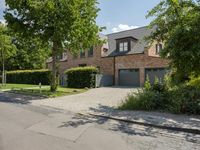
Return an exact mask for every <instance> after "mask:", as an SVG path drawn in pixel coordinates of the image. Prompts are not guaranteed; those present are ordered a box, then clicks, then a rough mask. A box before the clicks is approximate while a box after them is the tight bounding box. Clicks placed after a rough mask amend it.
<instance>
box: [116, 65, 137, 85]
mask: <svg viewBox="0 0 200 150" xmlns="http://www.w3.org/2000/svg"><path fill="white" fill-rule="evenodd" d="M119 85H121V86H136V87H139V86H140V73H139V69H123V70H119Z"/></svg>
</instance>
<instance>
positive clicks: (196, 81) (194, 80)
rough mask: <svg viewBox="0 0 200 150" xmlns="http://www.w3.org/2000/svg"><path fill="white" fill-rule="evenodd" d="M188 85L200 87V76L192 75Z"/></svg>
mask: <svg viewBox="0 0 200 150" xmlns="http://www.w3.org/2000/svg"><path fill="white" fill-rule="evenodd" d="M187 85H188V86H191V87H194V88H197V89H200V76H199V77H191V79H190V81H189V82H188V83H187Z"/></svg>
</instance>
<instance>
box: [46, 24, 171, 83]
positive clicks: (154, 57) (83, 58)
mask: <svg viewBox="0 0 200 150" xmlns="http://www.w3.org/2000/svg"><path fill="white" fill-rule="evenodd" d="M150 33H151V30H149V29H148V28H147V27H141V28H137V29H132V30H127V31H122V32H118V33H112V34H109V35H107V36H101V38H103V39H107V41H108V43H106V44H103V45H100V46H94V47H92V48H89V49H88V50H86V51H84V52H80V55H79V56H77V57H75V56H73V55H72V54H70V53H67V54H66V53H65V54H63V57H62V58H61V60H60V69H59V72H60V74H61V75H62V74H63V73H64V72H65V71H66V70H67V69H69V68H72V67H78V66H81V67H84V66H95V67H97V68H99V70H100V72H101V74H103V75H112V76H113V81H114V84H115V85H121V86H143V85H144V83H145V79H146V77H147V75H148V76H149V78H150V81H151V82H154V79H155V77H158V78H159V79H163V77H164V74H165V73H166V70H167V67H168V64H169V61H168V60H165V59H162V58H160V56H159V51H160V50H161V49H162V44H158V43H153V44H151V45H150V44H149V43H147V42H146V41H145V40H144V38H145V37H146V36H148V35H149V34H150ZM47 63H48V68H51V61H48V62H47Z"/></svg>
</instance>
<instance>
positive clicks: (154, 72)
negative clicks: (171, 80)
mask: <svg viewBox="0 0 200 150" xmlns="http://www.w3.org/2000/svg"><path fill="white" fill-rule="evenodd" d="M166 73H167V69H165V68H151V69H145V77H146V78H147V76H148V77H149V80H150V83H151V84H153V83H154V81H155V78H156V77H157V78H158V79H159V81H160V82H162V81H163V80H164V76H165V75H166Z"/></svg>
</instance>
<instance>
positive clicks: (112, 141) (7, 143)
mask: <svg viewBox="0 0 200 150" xmlns="http://www.w3.org/2000/svg"><path fill="white" fill-rule="evenodd" d="M27 99H28V98H27ZM16 100H18V101H16ZM20 100H21V99H20V97H18V98H15V99H14V100H13V99H12V98H9V96H8V95H7V96H6V95H4V94H2V93H0V101H1V102H0V150H160V149H162V150H199V149H200V137H199V135H194V134H187V133H181V132H172V131H168V130H158V129H154V128H150V127H143V126H138V125H134V124H127V123H123V122H117V121H113V120H107V119H102V118H92V117H90V116H80V115H77V114H75V113H72V112H66V111H63V110H59V109H53V108H50V107H38V106H32V105H30V104H29V103H24V102H23V103H19V101H20Z"/></svg>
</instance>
